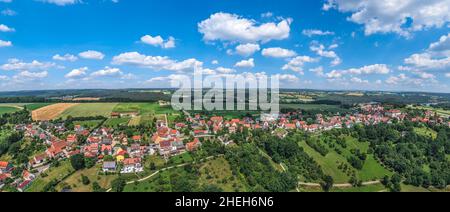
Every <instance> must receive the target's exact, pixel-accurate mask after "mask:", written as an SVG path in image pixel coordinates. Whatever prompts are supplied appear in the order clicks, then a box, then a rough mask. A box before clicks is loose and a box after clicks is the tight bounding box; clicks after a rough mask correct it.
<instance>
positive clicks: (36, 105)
mask: <svg viewBox="0 0 450 212" xmlns="http://www.w3.org/2000/svg"><path fill="white" fill-rule="evenodd" d="M52 104H53V103H31V104H26V105H25V107H26V108H27V110H29V111H33V110H37V109H40V108H43V107H47V106H49V105H52Z"/></svg>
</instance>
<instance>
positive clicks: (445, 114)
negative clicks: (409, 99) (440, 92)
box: [409, 106, 450, 117]
mask: <svg viewBox="0 0 450 212" xmlns="http://www.w3.org/2000/svg"><path fill="white" fill-rule="evenodd" d="M409 107H410V108H413V109H418V110H430V111H433V112H435V113H437V114H438V115H440V116H442V117H450V111H449V110H445V109H442V108H433V107H425V106H420V107H412V106H409Z"/></svg>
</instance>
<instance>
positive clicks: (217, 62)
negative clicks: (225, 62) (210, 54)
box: [211, 60, 219, 65]
mask: <svg viewBox="0 0 450 212" xmlns="http://www.w3.org/2000/svg"><path fill="white" fill-rule="evenodd" d="M211 64H213V65H218V64H219V61H218V60H213V61H211Z"/></svg>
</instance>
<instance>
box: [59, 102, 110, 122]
mask: <svg viewBox="0 0 450 212" xmlns="http://www.w3.org/2000/svg"><path fill="white" fill-rule="evenodd" d="M116 106H117V103H82V104H77V105H75V106H73V107H70V108H68V109H66V110H64V112H63V113H61V115H59V116H58V117H59V118H63V119H65V118H67V117H68V116H72V117H90V116H104V117H110V116H111V112H112V111H113V109H114V107H116Z"/></svg>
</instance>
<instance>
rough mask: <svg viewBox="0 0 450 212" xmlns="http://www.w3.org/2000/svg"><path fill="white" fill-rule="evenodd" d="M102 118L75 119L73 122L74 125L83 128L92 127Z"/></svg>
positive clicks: (100, 121)
mask: <svg viewBox="0 0 450 212" xmlns="http://www.w3.org/2000/svg"><path fill="white" fill-rule="evenodd" d="M102 121H103V120H89V121H75V122H73V123H74V124H75V125H81V126H83V127H85V128H94V127H97V126H98V125H99V124H100V123H102Z"/></svg>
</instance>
